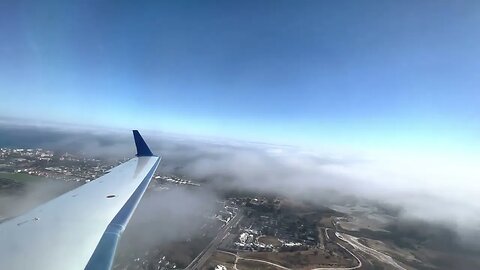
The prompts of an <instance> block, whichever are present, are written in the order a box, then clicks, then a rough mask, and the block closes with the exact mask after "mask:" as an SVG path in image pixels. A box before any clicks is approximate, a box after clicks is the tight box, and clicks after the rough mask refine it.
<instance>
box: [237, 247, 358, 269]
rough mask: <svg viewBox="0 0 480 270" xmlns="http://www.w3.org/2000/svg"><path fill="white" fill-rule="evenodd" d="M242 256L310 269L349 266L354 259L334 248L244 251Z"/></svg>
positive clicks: (289, 266) (352, 263)
mask: <svg viewBox="0 0 480 270" xmlns="http://www.w3.org/2000/svg"><path fill="white" fill-rule="evenodd" d="M240 256H242V257H244V258H251V259H260V260H265V261H269V262H272V263H276V264H279V265H282V266H285V267H288V268H295V269H311V268H315V267H349V266H354V265H356V261H355V259H354V258H352V257H351V256H350V255H349V254H345V252H344V251H343V250H340V249H336V250H333V251H331V253H328V252H325V251H322V250H307V251H296V252H251V253H249V252H245V253H241V254H240Z"/></svg>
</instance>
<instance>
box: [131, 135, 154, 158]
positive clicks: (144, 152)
mask: <svg viewBox="0 0 480 270" xmlns="http://www.w3.org/2000/svg"><path fill="white" fill-rule="evenodd" d="M133 138H134V139H135V146H136V147H137V157H150V156H153V154H152V151H150V148H148V145H147V144H146V143H145V141H144V140H143V138H142V135H140V133H139V132H138V130H134V131H133Z"/></svg>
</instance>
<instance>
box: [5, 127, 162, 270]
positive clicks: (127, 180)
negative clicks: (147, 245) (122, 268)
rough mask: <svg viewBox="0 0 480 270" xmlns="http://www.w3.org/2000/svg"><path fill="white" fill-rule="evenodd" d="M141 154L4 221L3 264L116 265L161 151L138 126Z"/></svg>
mask: <svg viewBox="0 0 480 270" xmlns="http://www.w3.org/2000/svg"><path fill="white" fill-rule="evenodd" d="M133 135H134V139H135V145H136V147H137V155H136V157H134V158H132V159H130V160H129V161H127V162H125V163H123V164H121V165H119V166H117V167H115V168H113V169H112V170H110V172H109V173H107V174H105V175H104V176H102V177H100V178H97V179H95V180H94V181H91V182H89V183H87V184H85V185H82V186H80V187H78V188H76V189H74V190H72V191H69V192H67V193H65V194H63V195H61V196H59V197H57V198H55V199H53V200H51V201H49V202H47V203H45V204H43V205H40V206H38V207H37V208H35V209H33V210H31V211H29V212H27V213H26V214H24V215H22V216H19V217H16V218H13V219H10V220H8V221H5V222H4V223H1V224H0V269H8V270H15V269H39V270H54V269H61V270H65V269H88V270H90V269H95V270H96V269H110V268H111V267H112V262H113V258H114V255H115V250H116V247H117V243H118V241H119V239H120V236H121V234H122V232H123V231H124V230H125V227H126V226H127V223H128V221H129V219H130V217H131V216H132V214H133V212H134V211H135V208H136V207H137V205H138V202H139V201H140V199H141V198H142V196H143V193H144V192H145V190H146V189H147V186H148V184H149V183H150V180H151V178H152V175H153V174H154V173H155V170H156V169H157V166H158V164H159V163H160V160H161V157H158V156H155V155H153V154H152V152H151V151H150V149H149V148H148V146H147V144H146V143H145V141H144V140H143V138H142V137H141V135H140V134H139V133H138V131H136V130H134V131H133Z"/></svg>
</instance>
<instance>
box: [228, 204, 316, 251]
mask: <svg viewBox="0 0 480 270" xmlns="http://www.w3.org/2000/svg"><path fill="white" fill-rule="evenodd" d="M234 200H236V203H238V204H240V205H242V206H243V209H244V212H245V214H246V217H245V218H244V219H243V220H242V222H241V224H240V228H239V230H238V237H237V239H236V240H235V241H234V242H233V243H232V244H233V248H234V249H240V250H251V251H297V250H307V249H308V248H310V247H315V246H317V245H318V230H317V227H316V223H315V221H313V220H310V219H308V218H305V217H301V216H299V215H296V214H295V213H292V212H290V211H287V210H284V209H282V208H281V202H280V200H278V199H276V198H265V197H257V198H251V197H249V198H236V199H234ZM265 238H268V239H274V240H275V241H274V242H275V244H274V245H273V244H270V243H269V242H268V241H267V242H265V241H263V240H262V239H265Z"/></svg>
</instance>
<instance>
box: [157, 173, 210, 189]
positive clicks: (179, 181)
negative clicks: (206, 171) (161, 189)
mask: <svg viewBox="0 0 480 270" xmlns="http://www.w3.org/2000/svg"><path fill="white" fill-rule="evenodd" d="M155 180H156V181H157V182H161V183H170V184H175V185H189V186H195V187H199V186H200V184H197V183H194V182H192V181H191V180H187V179H183V178H180V177H178V176H173V175H172V176H165V175H157V176H155Z"/></svg>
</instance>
